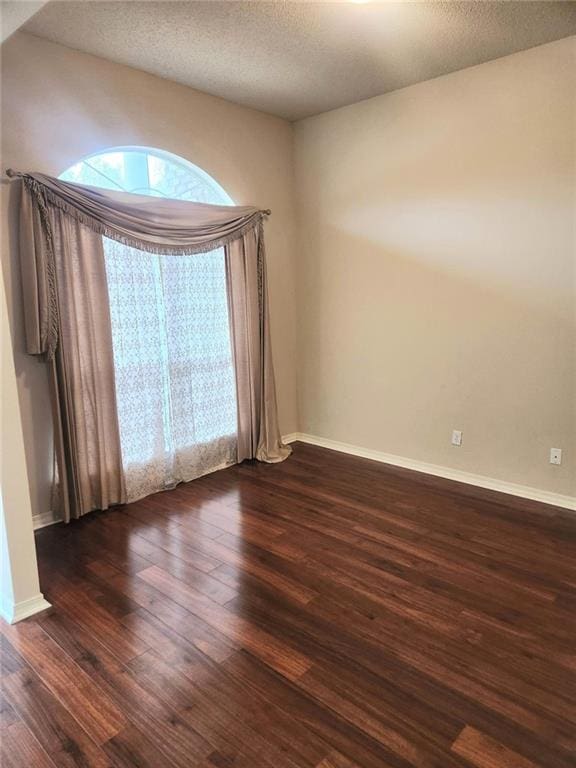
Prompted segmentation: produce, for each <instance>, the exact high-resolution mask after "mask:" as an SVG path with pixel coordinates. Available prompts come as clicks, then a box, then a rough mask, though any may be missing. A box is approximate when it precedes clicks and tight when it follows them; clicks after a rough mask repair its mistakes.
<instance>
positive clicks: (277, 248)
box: [2, 33, 297, 514]
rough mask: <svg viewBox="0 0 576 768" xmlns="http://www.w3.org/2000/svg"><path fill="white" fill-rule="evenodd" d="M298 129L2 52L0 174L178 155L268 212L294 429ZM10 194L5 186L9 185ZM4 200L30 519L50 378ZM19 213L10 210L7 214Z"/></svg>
mask: <svg viewBox="0 0 576 768" xmlns="http://www.w3.org/2000/svg"><path fill="white" fill-rule="evenodd" d="M292 138H293V137H292V127H291V126H290V125H289V124H288V123H287V122H285V121H283V120H280V119H277V118H274V117H270V116H268V115H264V114H263V113H260V112H256V111H254V110H250V109H246V108H244V107H239V106H236V105H233V104H230V103H228V102H226V101H223V100H222V99H218V98H215V97H212V96H208V95H206V94H203V93H199V92H197V91H193V90H191V89H189V88H186V87H184V86H181V85H177V84H176V83H172V82H170V81H168V80H162V79H160V78H157V77H153V76H151V75H147V74H145V73H143V72H140V71H137V70H135V69H131V68H129V67H124V66H120V65H118V64H113V63H111V62H107V61H105V60H103V59H99V58H96V57H93V56H89V55H86V54H83V53H78V52H76V51H72V50H70V49H68V48H65V47H62V46H59V45H55V44H53V43H49V42H47V41H44V40H41V39H39V38H36V37H33V36H31V35H27V34H23V33H17V34H16V35H14V36H13V37H12V38H10V39H9V40H8V41H7V42H5V43H4V44H3V45H2V170H4V169H5V168H7V167H10V166H11V167H13V168H17V169H20V170H32V169H34V170H39V171H43V172H45V173H50V174H52V175H58V174H59V173H60V172H61V171H63V170H64V169H65V168H67V167H68V166H69V165H71V164H72V163H74V162H75V161H77V160H78V159H79V158H81V157H83V156H84V155H86V154H88V153H90V152H95V151H97V150H99V149H103V148H105V147H111V146H119V145H143V146H151V147H158V148H161V149H165V150H168V151H170V152H174V153H176V154H177V155H180V156H182V157H184V158H186V159H188V160H190V161H192V162H193V163H196V164H197V165H199V166H201V167H202V168H203V169H204V170H205V171H207V172H208V173H210V174H211V175H212V176H213V177H214V178H215V179H216V180H217V181H218V182H219V183H220V184H221V185H222V186H223V187H224V188H225V189H226V191H227V192H228V193H229V194H230V195H231V196H232V198H233V199H234V201H235V202H236V203H238V204H240V205H244V204H253V205H259V206H262V207H266V208H271V209H272V212H273V213H272V217H271V219H270V221H269V223H268V224H267V233H266V236H267V246H268V274H269V288H270V299H271V325H272V341H273V344H274V362H275V366H276V378H277V387H278V399H279V409H280V423H281V428H282V430H283V431H284V432H292V431H294V430H296V429H297V412H296V383H295V371H296V366H295V333H296V331H295V305H294V294H295V287H294V271H293V266H294V265H293V257H294V247H293V238H294V218H293V205H292V201H293V190H292V170H293V157H292V148H293V147H292ZM4 190H6V187H4ZM8 197H9V195H8V194H4V195H3V204H2V206H3V207H2V230H3V235H2V238H3V239H2V255H3V269H4V274H5V279H6V283H7V294H8V305H9V307H8V308H9V313H10V316H11V324H12V331H13V340H14V347H15V352H14V356H15V366H16V375H17V379H18V392H19V399H20V406H21V411H22V421H23V430H24V441H25V447H26V456H27V463H28V474H29V479H30V490H31V496H32V509H33V512H34V514H38V513H42V512H46V511H47V510H48V507H49V478H50V461H51V459H50V456H51V432H50V419H49V405H48V393H47V384H46V371H45V368H44V366H43V365H42V364H41V363H40V362H38V361H37V360H35V359H33V358H30V357H28V356H26V355H25V354H24V352H23V338H22V314H21V305H20V285H19V280H18V274H17V270H16V269H15V268H14V267H15V254H14V247H13V246H14V244H13V243H9V242H8V238H9V236H10V231H11V232H12V234H13V227H10V231H9V228H8V227H7V226H6V224H7V221H8V220H9V219H10V220H12V224H13V223H14V221H13V219H14V211H13V210H9V207H10V203H9V202H8ZM12 207H13V206H12Z"/></svg>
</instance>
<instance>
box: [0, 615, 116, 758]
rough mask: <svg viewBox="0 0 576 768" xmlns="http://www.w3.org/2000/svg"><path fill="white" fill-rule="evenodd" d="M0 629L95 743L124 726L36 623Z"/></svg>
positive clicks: (100, 693) (109, 704)
mask: <svg viewBox="0 0 576 768" xmlns="http://www.w3.org/2000/svg"><path fill="white" fill-rule="evenodd" d="M0 630H1V631H2V632H3V633H4V634H5V636H6V637H7V638H8V639H9V640H10V643H11V645H13V646H14V648H16V650H17V651H18V652H19V653H20V654H21V655H22V656H23V658H24V659H25V660H26V661H27V662H28V664H30V666H31V667H32V668H33V669H34V670H35V671H36V673H37V674H38V676H39V677H40V679H41V680H42V681H43V682H44V683H45V684H46V686H47V687H48V688H49V689H50V690H51V691H52V693H53V694H54V695H55V696H56V698H57V699H58V700H59V701H60V702H61V703H62V704H63V705H64V706H65V707H66V709H68V711H69V712H71V713H72V714H73V716H74V718H75V719H76V720H78V722H79V723H80V725H81V726H82V727H83V728H84V730H85V731H86V733H87V734H88V735H89V736H90V737H91V738H92V739H94V741H95V742H96V743H97V744H102V743H103V742H105V741H107V740H108V739H109V738H111V737H112V736H115V735H116V734H117V733H118V731H119V730H121V728H122V727H123V726H124V725H125V720H124V717H123V715H122V712H121V711H120V710H119V709H118V708H117V707H115V706H114V704H113V703H112V702H111V701H110V699H109V698H108V697H107V696H106V694H105V693H104V692H103V691H102V690H101V689H100V688H99V687H98V686H97V685H95V684H94V683H93V682H92V680H91V679H90V678H89V677H88V676H87V675H86V674H85V673H84V672H83V671H82V669H81V668H80V667H79V666H78V665H77V664H76V663H75V662H74V661H73V660H72V659H71V658H70V657H69V656H68V655H67V654H66V653H65V652H64V651H63V650H62V648H60V646H59V645H57V644H56V643H55V642H54V641H53V640H51V639H50V638H49V637H48V635H47V634H46V633H45V632H44V631H43V630H42V628H41V626H40V625H39V624H37V623H35V622H21V623H20V624H15V625H13V626H9V625H6V624H4V623H2V624H1V625H0ZM16 674H18V673H16Z"/></svg>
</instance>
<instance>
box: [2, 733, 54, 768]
mask: <svg viewBox="0 0 576 768" xmlns="http://www.w3.org/2000/svg"><path fill="white" fill-rule="evenodd" d="M0 765H2V766H3V768H55V765H54V763H53V762H52V760H51V759H50V758H49V757H48V755H47V754H46V751H45V750H44V749H42V747H41V746H40V744H39V743H38V742H37V741H36V739H35V738H34V736H32V734H31V733H30V731H29V729H28V728H27V726H26V725H25V724H24V723H22V722H19V723H13V724H12V725H10V726H8V727H7V728H5V729H4V730H3V731H2V735H1V736H0Z"/></svg>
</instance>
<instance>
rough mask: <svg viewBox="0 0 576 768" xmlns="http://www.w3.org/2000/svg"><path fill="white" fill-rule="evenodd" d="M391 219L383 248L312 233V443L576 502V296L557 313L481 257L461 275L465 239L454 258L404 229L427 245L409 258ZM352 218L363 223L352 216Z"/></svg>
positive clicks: (304, 341) (303, 356) (304, 343)
mask: <svg viewBox="0 0 576 768" xmlns="http://www.w3.org/2000/svg"><path fill="white" fill-rule="evenodd" d="M389 215H390V216H392V214H391V213H388V212H387V213H386V216H389ZM383 218H384V217H381V218H380V219H379V220H376V224H375V226H373V227H372V231H373V233H374V231H376V232H378V230H379V229H380V232H381V233H382V242H380V243H378V242H375V239H376V238H375V239H367V238H365V237H364V238H363V237H360V236H359V235H355V234H351V233H350V232H349V231H344V230H343V229H342V228H336V227H332V226H328V225H327V224H326V223H323V224H322V226H321V227H314V230H315V231H314V232H313V233H311V231H310V230H311V229H312V228H310V230H307V231H308V236H307V241H306V247H305V248H304V249H303V253H302V259H301V270H302V272H301V287H302V293H301V295H300V301H301V312H302V318H301V322H302V325H301V329H302V330H303V329H305V332H304V330H303V332H302V333H301V334H300V344H301V347H300V375H301V380H300V381H301V392H300V396H301V401H300V408H301V417H302V424H301V429H302V431H303V432H309V433H311V434H315V435H319V436H323V437H330V438H332V439H334V440H341V441H342V442H347V443H351V444H355V445H358V446H361V447H364V448H371V449H374V450H380V451H383V452H387V453H392V454H396V455H399V456H405V457H408V458H412V459H417V460H421V461H428V462H433V463H436V464H443V465H445V466H452V467H455V468H458V469H462V470H466V471H470V472H475V473H479V474H484V475H487V476H489V477H494V478H500V479H502V480H507V481H509V482H515V481H516V482H519V483H523V484H527V485H533V486H534V487H541V488H550V489H551V490H555V491H556V492H559V493H566V494H570V493H574V490H575V488H574V480H573V477H574V475H573V473H574V469H573V467H572V466H571V462H573V457H574V452H575V449H576V444H575V443H576V423H572V424H571V423H570V420H569V418H568V419H567V414H569V413H573V408H572V410H571V404H572V405H573V392H574V391H576V381H575V375H574V365H573V360H572V359H571V357H570V355H569V354H567V350H570V349H571V343H572V340H573V334H574V325H573V310H572V305H571V304H570V303H569V291H570V286H569V285H568V286H562V287H565V288H566V291H567V294H566V296H564V297H563V301H559V302H558V303H557V304H551V305H550V304H549V305H548V306H546V305H544V303H543V302H542V301H540V298H539V295H538V291H537V290H536V286H535V285H528V286H527V287H526V286H522V287H521V286H513V287H511V286H510V283H509V276H508V275H507V274H505V275H504V276H501V275H498V274H497V273H496V269H493V270H492V269H490V265H489V264H487V263H486V261H484V262H482V259H481V256H480V255H478V256H476V257H475V258H474V259H472V260H471V261H472V266H471V268H469V266H468V263H458V262H457V261H456V253H457V249H458V247H459V243H458V236H457V233H456V237H455V238H454V240H455V242H447V243H446V245H445V248H443V245H444V244H442V243H439V242H438V238H436V242H435V243H434V242H433V240H432V239H429V240H427V237H426V228H423V229H422V230H420V231H417V232H415V233H414V231H413V228H411V229H408V230H406V229H405V230H404V231H405V232H406V231H408V232H410V233H411V236H412V235H413V238H414V240H415V242H416V245H415V247H414V249H413V250H409V249H408V248H405V249H401V248H400V247H399V245H398V244H397V242H396V240H397V239H398V238H395V237H394V236H392V238H391V240H392V243H391V244H390V243H387V242H386V240H385V236H384V233H385V232H386V231H387V229H386V226H385V224H383V223H382V219H383ZM414 218H415V219H418V220H419V216H418V215H417V214H416V215H415V217H414ZM334 220H338V213H335V214H334ZM341 220H342V221H343V222H344V224H348V225H349V224H350V222H353V223H354V225H355V226H356V225H357V222H358V219H357V216H356V215H355V214H354V213H352V212H350V211H348V212H347V214H346V215H345V216H342V217H341ZM414 223H415V221H414V222H413V224H414ZM402 226H407V222H406V220H404V222H403V223H401V224H398V227H402ZM393 235H394V232H393ZM405 239H408V240H410V239H411V238H410V237H409V238H405ZM426 246H428V247H426ZM479 250H481V248H480V249H479ZM468 258H469V254H468ZM490 258H492V259H493V258H494V254H493V253H492V254H491V257H490ZM477 260H479V261H480V264H479V266H478V265H477V263H476V262H477ZM496 263H497V260H496V262H495V264H496ZM523 288H524V290H523ZM549 295H550V294H549V293H548V294H547V296H548V297H549ZM562 307H563V309H562ZM550 372H554V373H553V375H554V377H555V381H556V382H557V386H556V390H555V397H554V398H553V399H552V400H550V398H549V397H548V391H547V388H546V386H545V384H546V383H547V379H548V377H549V375H550ZM454 428H458V429H463V430H464V444H463V446H462V448H461V449H454V448H452V446H451V445H450V433H451V430H452V429H454ZM556 445H559V446H560V445H562V446H565V456H566V458H567V461H566V462H565V464H564V465H563V466H562V467H550V465H549V464H548V451H549V449H550V447H551V446H556ZM526 467H530V468H531V477H532V482H530V483H527V482H526Z"/></svg>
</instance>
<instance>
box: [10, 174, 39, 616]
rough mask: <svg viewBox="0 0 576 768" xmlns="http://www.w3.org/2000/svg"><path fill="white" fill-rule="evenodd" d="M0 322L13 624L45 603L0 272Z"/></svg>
mask: <svg viewBox="0 0 576 768" xmlns="http://www.w3.org/2000/svg"><path fill="white" fill-rule="evenodd" d="M5 191H6V187H3V188H2V196H3V197H4V196H5ZM0 320H1V323H0V329H1V331H2V333H1V350H2V368H1V376H0V403H1V410H0V418H1V424H2V450H1V451H0V458H1V460H0V616H2V618H4V619H6V620H7V621H10V622H12V621H17V620H19V619H23V618H26V616H29V615H31V614H32V613H36V612H37V611H38V610H42V609H43V608H47V607H48V603H47V602H46V601H45V600H44V598H43V597H42V594H41V593H40V585H39V583H38V568H37V565H36V550H35V547H34V534H33V531H32V511H31V508H30V494H29V492H28V473H27V471H26V462H25V458H24V444H23V440H22V429H21V423H20V408H19V404H18V394H17V391H16V377H15V374H14V362H13V359H12V347H11V343H10V336H9V333H8V313H7V308H6V299H5V291H4V281H3V279H2V274H1V273H0Z"/></svg>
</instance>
